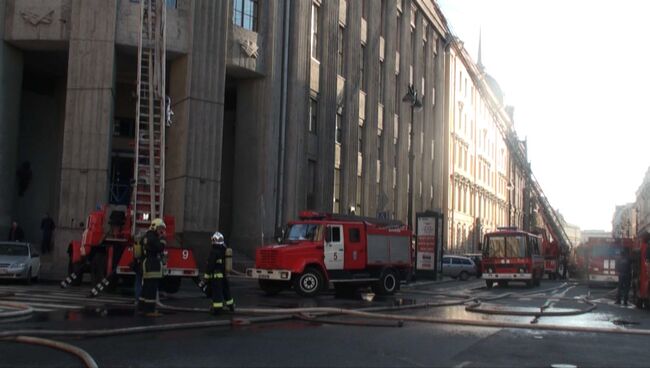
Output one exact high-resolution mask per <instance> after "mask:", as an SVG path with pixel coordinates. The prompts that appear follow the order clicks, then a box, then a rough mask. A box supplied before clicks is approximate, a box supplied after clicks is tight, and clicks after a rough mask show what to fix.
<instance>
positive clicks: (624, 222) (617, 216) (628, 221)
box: [612, 203, 637, 239]
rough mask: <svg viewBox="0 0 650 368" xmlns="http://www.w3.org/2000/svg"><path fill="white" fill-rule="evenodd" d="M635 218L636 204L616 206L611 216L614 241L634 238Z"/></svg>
mask: <svg viewBox="0 0 650 368" xmlns="http://www.w3.org/2000/svg"><path fill="white" fill-rule="evenodd" d="M636 216H637V210H636V203H627V204H624V205H620V206H616V210H615V211H614V215H613V216H612V236H613V237H614V238H615V239H619V238H633V237H635V236H636V232H637V231H636V224H637V219H636Z"/></svg>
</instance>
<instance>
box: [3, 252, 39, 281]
mask: <svg viewBox="0 0 650 368" xmlns="http://www.w3.org/2000/svg"><path fill="white" fill-rule="evenodd" d="M40 270H41V258H40V257H39V255H38V252H36V250H35V249H34V247H33V246H32V245H31V244H29V243H19V242H9V241H5V242H0V279H12V280H23V281H25V282H26V283H27V284H29V283H31V282H32V281H33V280H34V281H35V280H38V274H39V272H40Z"/></svg>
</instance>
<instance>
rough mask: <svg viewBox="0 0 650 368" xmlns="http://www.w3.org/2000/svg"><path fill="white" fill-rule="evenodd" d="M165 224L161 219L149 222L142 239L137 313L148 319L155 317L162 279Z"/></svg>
mask: <svg viewBox="0 0 650 368" xmlns="http://www.w3.org/2000/svg"><path fill="white" fill-rule="evenodd" d="M166 227H167V226H166V225H165V222H164V221H163V220H162V219H159V218H157V219H154V220H153V221H151V226H150V227H149V230H148V231H147V232H146V234H144V237H143V239H142V252H143V257H144V260H143V262H142V293H141V295H140V298H139V300H138V312H140V313H144V314H145V315H146V316H148V317H155V316H157V315H158V314H157V312H156V300H157V296H158V284H159V282H160V279H162V271H163V270H162V268H163V264H162V258H163V251H164V250H165V245H166V244H167V243H166V241H165V230H166Z"/></svg>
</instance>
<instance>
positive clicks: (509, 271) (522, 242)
mask: <svg viewBox="0 0 650 368" xmlns="http://www.w3.org/2000/svg"><path fill="white" fill-rule="evenodd" d="M541 242H542V237H541V236H539V235H535V234H532V233H528V232H525V231H521V230H517V228H514V227H510V228H498V229H497V231H495V232H491V233H487V234H485V238H484V241H483V246H482V251H483V260H482V261H481V268H482V272H483V275H482V278H483V279H485V285H486V286H487V287H488V289H489V288H491V287H492V286H493V285H494V283H495V282H497V283H498V284H499V286H506V285H508V282H509V281H523V282H525V283H526V285H527V286H529V287H531V286H539V284H540V280H541V279H542V277H543V275H544V257H543V256H542V254H541V247H542V245H541Z"/></svg>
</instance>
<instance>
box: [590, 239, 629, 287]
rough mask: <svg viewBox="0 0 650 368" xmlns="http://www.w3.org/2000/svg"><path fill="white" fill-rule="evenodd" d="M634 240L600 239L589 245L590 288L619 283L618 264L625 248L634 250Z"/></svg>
mask: <svg viewBox="0 0 650 368" xmlns="http://www.w3.org/2000/svg"><path fill="white" fill-rule="evenodd" d="M633 244H634V241H633V240H632V239H600V240H597V241H593V242H591V243H590V244H589V248H588V253H587V264H588V267H587V280H588V283H589V286H596V285H599V284H615V283H617V282H618V272H617V271H616V262H617V261H618V260H619V259H620V257H621V254H622V253H623V248H628V249H630V250H631V249H632V246H633Z"/></svg>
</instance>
